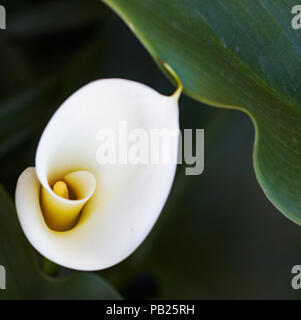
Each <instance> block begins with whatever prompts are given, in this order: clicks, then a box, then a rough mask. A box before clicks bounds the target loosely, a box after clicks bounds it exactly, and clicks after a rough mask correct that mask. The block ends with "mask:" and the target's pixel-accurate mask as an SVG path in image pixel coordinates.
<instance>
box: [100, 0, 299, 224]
mask: <svg viewBox="0 0 301 320" xmlns="http://www.w3.org/2000/svg"><path fill="white" fill-rule="evenodd" d="M104 2H105V3H107V4H108V5H109V6H111V7H112V8H113V9H114V10H115V11H116V12H117V13H118V14H119V15H120V16H121V17H122V18H123V19H124V20H125V21H126V23H127V24H128V26H129V27H130V28H131V30H132V31H133V32H134V33H135V34H136V36H137V37H138V38H139V39H140V40H141V41H142V43H143V44H144V45H145V47H146V48H147V49H148V51H149V52H150V53H151V55H152V56H153V58H154V59H155V61H156V62H157V63H159V62H158V61H159V59H161V60H163V61H165V62H167V63H168V64H169V65H170V66H171V67H172V68H173V69H174V70H175V72H176V73H177V74H178V76H179V77H180V79H181V81H182V83H183V86H184V92H185V93H186V94H188V95H189V96H191V97H193V98H195V99H197V100H198V101H201V102H204V103H207V104H209V105H212V106H218V107H225V108H233V109H238V110H241V111H243V112H245V113H247V114H248V115H249V116H250V118H251V119H252V121H253V123H254V126H255V133H256V134H255V144H254V154H253V158H254V167H255V172H256V176H257V179H258V181H259V183H260V184H261V186H262V188H263V190H264V192H265V194H266V195H267V197H268V198H269V200H270V201H271V202H272V203H273V204H274V205H275V206H276V207H277V208H278V209H279V210H280V211H281V212H282V213H284V214H285V215H286V216H287V217H288V218H290V219H291V220H293V221H294V222H296V223H298V224H301V125H300V123H301V90H300V87H301V78H300V76H299V75H300V74H301V63H300V62H301V58H300V53H301V33H300V32H298V31H295V30H293V28H292V26H291V20H292V18H293V15H292V13H291V10H292V7H293V5H295V1H293V0H287V1H283V0H262V1H250V0H240V1H237V0H227V1H220V0H202V1H197V0H187V1H182V0H173V1H169V0H156V1H152V0H144V1H140V0H129V1H123V0H104ZM233 188H235V185H233Z"/></svg>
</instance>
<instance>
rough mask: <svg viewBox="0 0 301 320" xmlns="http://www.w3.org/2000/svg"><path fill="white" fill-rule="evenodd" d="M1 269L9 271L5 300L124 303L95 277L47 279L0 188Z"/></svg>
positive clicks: (0, 296) (2, 293)
mask: <svg viewBox="0 0 301 320" xmlns="http://www.w3.org/2000/svg"><path fill="white" fill-rule="evenodd" d="M0 265H2V266H4V267H5V269H6V290H0V300H1V299H120V295H119V294H118V293H117V291H116V290H115V289H113V288H112V287H111V286H110V285H109V284H108V283H107V282H106V281H104V280H103V279H102V278H101V277H99V276H98V275H96V274H94V273H88V272H87V273H81V272H74V273H72V274H71V275H70V276H67V277H58V278H52V277H49V276H46V275H44V274H43V273H42V272H41V270H40V269H39V268H38V266H37V262H36V261H34V252H33V251H32V249H31V247H30V245H29V244H28V242H27V240H26V239H25V237H24V235H23V232H22V230H21V228H20V226H19V222H18V220H17V214H16V211H15V208H14V205H13V203H12V201H11V200H10V198H9V197H8V195H7V194H6V192H5V191H4V190H3V188H2V187H1V186H0Z"/></svg>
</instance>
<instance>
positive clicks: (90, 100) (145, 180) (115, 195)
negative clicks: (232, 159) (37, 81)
mask: <svg viewBox="0 0 301 320" xmlns="http://www.w3.org/2000/svg"><path fill="white" fill-rule="evenodd" d="M180 92H181V88H179V89H178V90H177V91H176V93H175V94H174V95H172V96H171V97H167V96H163V95H161V94H159V93H158V92H156V91H155V90H153V89H151V88H149V87H148V86H146V85H143V84H140V83H137V82H134V81H129V80H122V79H103V80H98V81H95V82H92V83H90V84H88V85H86V86H85V87H83V88H81V89H80V90H78V91H77V92H75V93H74V94H73V95H72V96H71V97H70V98H69V99H67V100H66V101H65V102H64V103H63V105H62V106H61V107H60V108H59V109H58V110H57V112H56V113H55V114H54V116H53V117H52V119H51V120H50V121H49V123H48V125H47V127H46V128H45V130H44V132H43V134H42V137H41V139H40V142H39V145H38V148H37V152H36V167H30V168H27V169H26V170H25V171H24V172H23V173H22V174H21V175H20V177H19V179H18V182H17V187H16V199H15V200H16V208H17V213H18V217H19V221H20V223H21V226H22V228H23V231H24V233H25V235H26V237H27V238H28V240H29V241H30V243H31V244H32V245H33V247H34V248H35V249H37V250H38V251H39V252H40V253H41V254H42V255H43V256H45V257H46V258H48V259H49V260H51V261H53V262H55V263H57V264H60V265H62V266H65V267H68V268H71V269H77V270H86V271H88V270H100V269H104V268H108V267H110V266H113V265H115V264H117V263H119V262H120V261H122V260H123V259H125V258H127V257H128V256H129V255H130V254H131V253H132V252H133V251H134V250H135V249H136V248H137V247H138V246H139V245H140V244H141V243H142V242H143V240H144V239H145V237H146V236H147V235H148V233H149V232H150V230H151V229H152V227H153V226H154V224H155V222H156V220H157V218H158V216H159V214H160V212H161V210H162V208H163V206H164V204H165V202H166V199H167V197H168V194H169V192H170V189H171V186H172V183H173V179H174V175H175V171H176V163H177V153H178V143H177V141H175V142H174V143H173V144H172V147H171V160H172V161H170V163H169V164H136V165H135V164H131V163H125V164H120V163H117V164H99V162H98V161H97V156H96V153H97V148H98V145H99V142H98V141H97V139H96V137H97V134H98V131H99V130H100V129H101V128H112V129H113V130H115V131H116V130H117V126H118V122H119V121H120V120H123V121H126V123H127V125H128V130H131V129H136V128H142V129H144V130H145V131H146V132H150V131H151V130H152V129H169V130H179V120H178V99H179V95H180Z"/></svg>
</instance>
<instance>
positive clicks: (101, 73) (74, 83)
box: [0, 0, 301, 299]
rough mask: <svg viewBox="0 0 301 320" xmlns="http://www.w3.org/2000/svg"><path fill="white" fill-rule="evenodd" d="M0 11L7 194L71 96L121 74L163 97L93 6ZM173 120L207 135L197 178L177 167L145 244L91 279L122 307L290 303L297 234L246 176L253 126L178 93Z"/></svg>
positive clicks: (157, 75) (113, 23)
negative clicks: (186, 301) (142, 301)
mask: <svg viewBox="0 0 301 320" xmlns="http://www.w3.org/2000/svg"><path fill="white" fill-rule="evenodd" d="M1 4H2V5H4V6H5V7H6V9H7V30H0V70H1V72H0V84H1V85H0V182H1V183H2V185H3V186H4V188H5V189H6V190H7V191H8V193H9V194H10V195H11V197H13V196H14V189H15V184H16V181H17V178H18V176H19V174H20V173H21V172H22V171H23V170H24V169H25V168H26V167H27V166H32V165H34V156H35V149H36V146H37V143H38V141H39V137H40V135H41V132H42V130H43V128H44V126H45V124H46V123H47V121H48V120H49V118H50V117H51V115H52V114H53V112H54V111H55V110H56V109H57V108H58V107H59V106H60V104H61V103H62V101H64V100H65V99H66V98H67V97H68V96H69V95H70V94H71V93H72V92H74V91H75V90H77V89H78V88H79V87H81V86H82V85H84V84H86V83H87V82H89V81H92V80H94V79H98V78H106V77H121V78H128V79H132V80H136V81H140V82H143V83H145V84H148V85H149V86H151V87H153V88H155V89H156V90H158V91H159V92H162V93H165V94H170V93H172V92H173V90H174V88H173V86H172V85H171V84H170V83H169V82H168V80H166V78H165V77H164V76H163V75H162V73H161V72H160V71H159V70H158V69H157V67H156V65H155V63H154V62H153V61H152V59H151V57H150V56H149V55H148V53H147V52H146V51H145V50H144V48H143V47H142V45H141V44H140V43H139V42H138V41H137V40H136V39H135V37H134V36H133V35H132V33H131V32H130V30H129V29H128V28H127V27H126V26H125V25H124V23H123V22H122V21H121V20H120V19H119V18H118V17H117V16H116V15H115V14H114V13H113V12H112V11H111V10H110V9H109V8H107V7H106V6H105V5H103V4H102V3H100V2H99V1H96V0H95V1H94V0H55V1H41V0H38V1H29V0H7V1H1ZM180 111H181V127H182V128H203V129H205V171H204V173H203V174H202V175H201V176H196V177H189V176H185V175H184V173H183V168H182V167H179V170H178V174H177V178H176V181H175V184H174V187H173V190H172V193H171V195H170V198H169V200H168V202H167V205H166V207H165V209H164V211H163V212H162V214H161V217H160V219H159V221H158V223H157V224H156V226H155V228H154V229H153V231H152V232H151V234H150V236H149V237H148V238H147V240H146V241H145V242H144V243H143V244H142V245H141V247H140V248H139V249H138V250H137V251H136V252H135V253H134V254H133V255H132V256H131V257H130V258H128V259H127V260H126V261H124V262H123V263H121V264H119V265H117V266H115V267H113V268H110V269H108V270H105V271H100V272H99V274H100V275H101V276H102V277H103V278H105V279H106V280H108V281H109V282H110V283H111V284H112V285H113V286H114V287H115V288H117V289H118V290H119V292H121V294H122V295H123V296H124V297H125V298H135V297H136V298H137V297H139V298H196V299H198V298H200V299H208V298H218V299H229V298H235V299H238V298H240V299H262V298H264V299H267V298H268V299H271V298H277V299H279V298H282V299H291V298H295V299H298V298H299V297H301V291H300V292H299V291H295V290H293V289H292V288H291V285H290V282H291V278H292V275H291V268H292V266H293V265H296V264H301V250H300V243H301V230H300V227H298V226H297V225H295V224H293V223H292V222H290V221H289V220H288V219H286V218H285V217H284V216H282V215H281V214H280V213H279V212H278V211H277V210H276V209H275V208H274V207H273V206H272V205H271V204H270V203H269V201H268V200H267V199H266V198H265V196H264V194H263V192H262V190H261V188H260V187H259V185H258V183H257V181H256V179H255V174H254V170H253V168H252V159H251V154H252V143H253V139H254V130H253V127H252V124H251V121H250V120H249V119H248V118H247V117H246V116H245V115H243V114H242V113H240V112H238V111H227V110H221V109H215V108H211V107H208V106H205V105H201V104H200V103H198V102H195V101H193V100H191V99H189V98H187V97H184V96H183V97H182V98H181V103H180ZM137 196H139V195H137ZM2 246H5V244H3V243H2V244H1V246H0V248H1V247H2ZM12 254H13V253H12ZM0 264H1V260H0ZM66 272H67V273H68V272H69V271H68V270H61V272H60V273H66Z"/></svg>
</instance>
